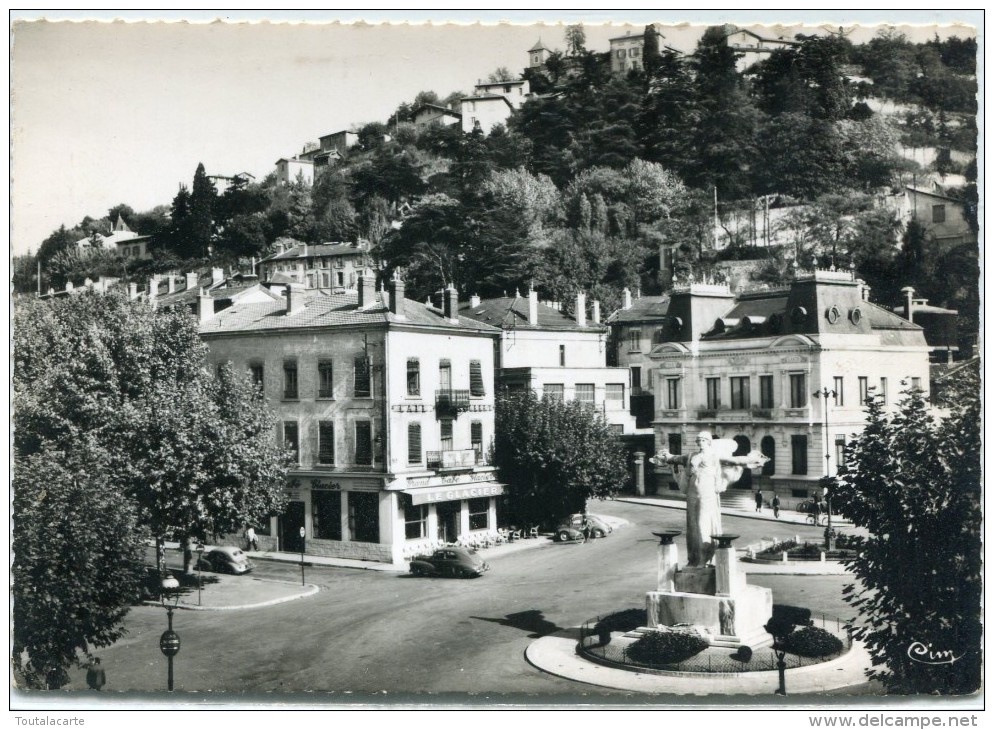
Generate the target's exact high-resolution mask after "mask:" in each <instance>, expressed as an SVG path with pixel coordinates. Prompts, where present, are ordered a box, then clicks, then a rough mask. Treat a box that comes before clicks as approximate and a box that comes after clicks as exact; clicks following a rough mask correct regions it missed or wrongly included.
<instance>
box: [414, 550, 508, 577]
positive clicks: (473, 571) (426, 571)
mask: <svg viewBox="0 0 994 730" xmlns="http://www.w3.org/2000/svg"><path fill="white" fill-rule="evenodd" d="M488 570H490V566H489V565H487V563H486V561H484V560H483V558H481V557H480V556H479V555H477V554H476V551H475V550H471V549H470V548H464V547H457V546H455V545H453V546H450V547H444V548H439V549H438V550H436V551H435V552H433V553H432V554H431V555H416V556H414V557H413V558H411V575H441V576H445V577H448V578H477V577H479V576H481V575H483V574H484V573H485V572H486V571H488Z"/></svg>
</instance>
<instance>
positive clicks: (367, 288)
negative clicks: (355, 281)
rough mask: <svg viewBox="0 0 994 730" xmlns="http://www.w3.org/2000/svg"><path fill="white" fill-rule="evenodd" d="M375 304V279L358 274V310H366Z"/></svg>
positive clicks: (367, 275)
mask: <svg viewBox="0 0 994 730" xmlns="http://www.w3.org/2000/svg"><path fill="white" fill-rule="evenodd" d="M375 303H376V277H375V276H370V275H369V274H359V309H366V308H368V307H371V306H373V305H374V304H375Z"/></svg>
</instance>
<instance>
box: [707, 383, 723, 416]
mask: <svg viewBox="0 0 994 730" xmlns="http://www.w3.org/2000/svg"><path fill="white" fill-rule="evenodd" d="M704 384H705V386H706V388H707V399H708V410H710V411H716V410H718V409H719V408H720V407H721V378H705V380H704Z"/></svg>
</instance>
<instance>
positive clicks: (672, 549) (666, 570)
mask: <svg viewBox="0 0 994 730" xmlns="http://www.w3.org/2000/svg"><path fill="white" fill-rule="evenodd" d="M652 534H653V535H655V536H656V537H658V538H659V547H658V548H657V550H658V555H659V560H658V563H657V565H658V568H657V571H656V574H657V578H656V584H657V588H656V590H657V591H663V592H667V593H672V592H673V591H674V590H675V585H674V580H675V577H676V571H677V558H678V555H677V549H676V544H675V543H674V542H673V539H674V538H676V537H678V536H679V535H680V531H679V530H664V531H663V532H654V533H652Z"/></svg>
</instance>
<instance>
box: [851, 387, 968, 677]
mask: <svg viewBox="0 0 994 730" xmlns="http://www.w3.org/2000/svg"><path fill="white" fill-rule="evenodd" d="M961 372H964V373H966V374H964V375H962V376H959V378H960V379H959V380H958V381H957V383H955V384H954V385H953V386H952V387H954V388H956V389H957V391H958V392H956V393H955V395H954V397H953V398H952V399H950V403H951V414H950V415H949V416H948V417H947V418H946V419H945V420H943V421H941V422H938V423H937V422H936V421H935V420H934V419H933V417H932V415H931V414H930V412H929V409H928V406H927V404H926V402H925V399H924V396H923V394H922V392H921V391H920V390H918V389H912V390H910V391H908V392H907V393H906V394H905V396H904V398H903V400H902V401H901V402H900V404H899V410H898V411H897V413H895V414H894V415H892V416H890V417H888V416H887V415H886V414H885V413H884V410H883V406H882V404H881V402H880V399H878V398H874V399H871V401H870V403H869V404H868V406H867V424H866V429H865V430H864V431H863V433H862V434H861V435H860V436H859V437H858V438H857V439H856V440H855V441H854V442H853V443H852V444H850V445H849V447H848V448H847V452H846V459H845V463H844V464H843V465H842V466H841V468H840V469H839V474H838V477H837V479H836V483H835V484H834V486H833V487H832V491H833V504H838V505H839V511H840V513H841V514H842V515H843V516H844V517H846V518H848V519H850V520H852V522H853V524H854V525H856V526H857V527H861V528H864V529H866V530H867V531H868V532H869V537H867V538H865V539H863V538H860V539H859V544H858V546H857V548H856V549H857V553H858V555H857V557H855V558H852V559H851V560H850V562H849V569H850V570H851V571H852V572H853V573H854V574H855V575H856V577H857V578H858V579H859V584H857V585H851V586H848V587H847V588H846V591H845V596H844V597H845V600H846V601H847V602H848V603H849V604H850V605H852V606H853V607H854V608H856V609H858V611H859V614H860V616H861V618H862V622H860V623H858V624H857V625H855V627H854V636H855V637H856V638H858V639H861V640H862V641H864V642H865V643H866V645H867V648H868V649H869V651H870V653H871V654H872V655H873V664H874V669H872V670H870V671H869V676H871V677H873V678H876V679H879V680H880V681H881V682H883V683H884V684H885V685H886V686H887V688H888V689H889V690H890V691H891V692H895V693H901V694H905V693H940V694H963V693H971V692H974V691H976V690H977V689H978V688H979V686H980V681H981V674H980V672H981V646H982V643H981V642H982V635H983V634H982V627H981V624H980V617H981V593H982V576H981V544H980V529H981V525H982V515H981V486H980V474H981V466H980V454H981V442H980V398H979V394H980V383H979V378H978V377H977V374H976V373H968V372H966V371H961ZM921 652H924V653H921ZM935 659H939V660H940V661H942V660H944V661H945V662H946V663H930V662H931V661H934V660H935ZM922 660H924V661H922Z"/></svg>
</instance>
